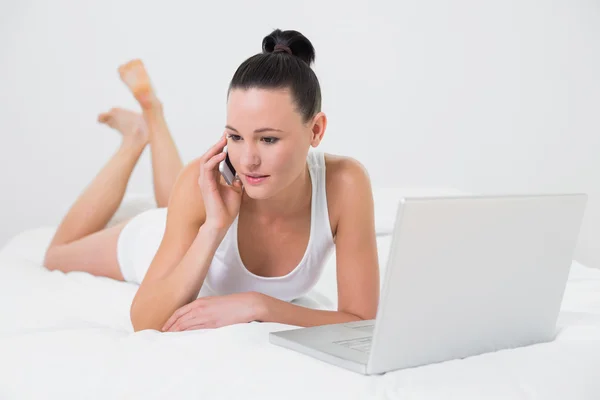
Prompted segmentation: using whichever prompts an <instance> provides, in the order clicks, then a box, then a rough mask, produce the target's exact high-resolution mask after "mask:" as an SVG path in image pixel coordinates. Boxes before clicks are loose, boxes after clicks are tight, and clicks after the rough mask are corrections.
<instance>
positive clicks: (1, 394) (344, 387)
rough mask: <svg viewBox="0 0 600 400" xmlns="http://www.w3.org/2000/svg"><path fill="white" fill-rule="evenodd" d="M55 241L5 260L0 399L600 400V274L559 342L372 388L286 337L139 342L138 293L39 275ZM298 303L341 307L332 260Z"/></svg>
mask: <svg viewBox="0 0 600 400" xmlns="http://www.w3.org/2000/svg"><path fill="white" fill-rule="evenodd" d="M53 231H54V229H53V228H52V227H47V228H39V229H33V230H28V231H26V232H23V233H22V234H20V235H18V236H16V237H15V238H13V240H11V241H10V242H9V243H8V244H7V245H6V246H5V247H4V248H3V249H2V250H0V399H65V398H73V399H81V398H86V399H90V398H98V399H121V398H123V399H125V398H127V399H132V398H143V399H154V398H156V399H165V398H169V399H170V398H173V399H175V398H177V399H184V398H186V399H187V398H193V399H200V398H201V399H239V398H268V399H275V398H277V399H307V398H308V399H321V398H332V399H333V398H335V399H338V398H341V399H375V398H377V399H379V398H394V399H467V398H468V399H471V398H473V399H511V400H514V399H560V400H565V399H600V379H598V378H599V377H600V270H593V269H590V268H586V267H584V266H582V265H580V264H578V263H576V262H574V263H573V266H572V269H571V273H570V277H569V282H568V285H567V290H566V293H565V298H564V301H563V305H562V312H561V314H560V318H559V327H560V329H561V330H560V333H559V335H558V337H557V339H556V340H555V341H554V342H552V343H547V344H541V345H535V346H530V347H526V348H519V349H513V350H505V351H500V352H496V353H489V354H484V355H481V356H476V357H471V358H467V359H464V360H455V361H449V362H445V363H440V364H434V365H429V366H425V367H420V368H414V369H408V370H402V371H396V372H391V373H388V374H385V375H382V376H373V377H365V376H361V375H358V374H356V373H353V372H350V371H346V370H344V369H341V368H337V367H335V366H332V365H329V364H326V363H323V362H320V361H318V360H315V359H312V358H310V357H307V356H304V355H301V354H297V353H295V352H292V351H289V350H286V349H283V348H279V347H276V346H274V345H271V344H269V342H268V332H269V331H274V330H281V329H288V328H291V326H287V325H281V324H271V323H264V324H261V323H251V324H240V325H234V326H229V327H225V328H221V329H217V330H206V331H191V332H182V333H159V332H156V331H142V332H138V333H133V330H132V327H131V323H130V322H129V305H130V303H131V300H132V298H133V296H134V293H135V290H136V286H135V285H133V284H129V283H124V282H117V281H113V280H110V279H108V278H98V277H93V276H91V275H89V274H86V273H82V272H75V273H70V274H63V273H61V272H58V271H54V272H50V271H47V270H46V269H44V268H43V267H41V262H40V261H41V259H42V256H43V252H44V249H45V246H46V244H47V243H48V241H49V240H50V238H51V236H52V233H53ZM389 241H390V239H389V237H379V238H378V246H379V253H380V264H381V266H382V267H383V266H384V265H385V260H386V259H387V255H388V254H387V250H388V248H389ZM382 276H383V274H382ZM303 303H304V304H305V305H310V306H313V307H319V308H333V307H335V305H336V299H335V255H334V256H333V257H332V258H331V259H330V260H329V263H328V266H327V268H326V271H325V273H324V275H323V277H322V279H321V281H320V282H319V284H318V286H317V287H316V288H315V290H314V291H313V292H312V293H311V294H310V296H308V297H307V298H306V299H304V300H303Z"/></svg>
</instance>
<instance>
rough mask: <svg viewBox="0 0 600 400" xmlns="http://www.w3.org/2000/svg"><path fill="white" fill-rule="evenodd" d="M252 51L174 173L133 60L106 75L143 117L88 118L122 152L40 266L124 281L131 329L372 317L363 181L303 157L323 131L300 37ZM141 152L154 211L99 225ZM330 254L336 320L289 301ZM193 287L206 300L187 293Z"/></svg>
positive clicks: (333, 162)
mask: <svg viewBox="0 0 600 400" xmlns="http://www.w3.org/2000/svg"><path fill="white" fill-rule="evenodd" d="M262 47H263V52H262V53H259V54H256V55H254V56H252V57H250V58H249V59H247V60H246V61H244V62H243V63H242V64H241V65H240V66H239V68H238V69H237V71H236V72H235V74H234V76H233V79H232V80H231V83H230V85H229V91H228V101H227V124H226V126H225V132H224V133H223V135H222V136H221V138H220V139H219V140H218V141H217V142H216V143H215V144H214V146H212V147H211V148H210V149H209V150H208V151H207V152H206V153H205V154H204V155H202V156H201V157H199V158H197V159H195V160H193V161H192V162H190V163H189V164H187V165H186V166H183V164H182V162H181V159H180V158H179V155H178V151H177V149H176V148H175V144H174V142H173V140H172V138H171V135H170V133H169V130H168V128H167V125H166V122H165V118H164V115H163V110H162V104H161V102H160V101H159V100H158V99H157V97H156V95H155V93H154V91H153V89H152V86H151V84H150V80H149V78H148V75H147V73H146V70H145V69H144V66H143V64H142V63H141V61H139V60H134V61H132V62H129V63H128V64H125V65H123V66H122V67H120V68H119V72H120V75H121V79H122V80H123V81H124V82H125V84H126V85H127V86H128V87H129V89H130V90H131V91H132V92H133V95H134V96H135V98H136V99H137V101H138V102H139V104H140V106H141V108H142V110H143V115H139V114H136V113H133V112H131V111H126V110H122V109H112V110H111V111H110V112H108V113H105V114H101V115H100V116H99V120H100V122H104V123H107V124H108V125H109V126H111V127H113V128H115V129H117V130H119V131H120V132H121V134H122V135H123V141H122V145H121V147H120V148H119V150H118V151H117V152H116V153H115V154H114V155H113V156H112V158H111V159H110V160H109V161H108V163H107V164H106V166H104V167H103V169H102V170H101V171H100V172H99V174H98V175H97V176H96V177H95V178H94V180H93V181H92V183H91V184H90V185H89V186H88V187H87V188H86V189H85V191H84V192H83V193H82V194H81V195H80V197H79V198H78V199H77V201H76V202H75V204H74V205H73V206H72V207H71V209H70V210H69V212H68V213H67V215H66V216H65V217H64V219H63V220H62V222H61V224H60V225H59V227H58V229H57V231H56V234H55V236H54V238H53V239H52V242H51V244H50V246H49V248H48V250H47V252H46V257H45V260H44V263H45V266H46V267H47V268H48V269H50V270H55V269H56V270H61V271H63V272H69V271H86V272H89V273H91V274H94V275H97V276H106V277H110V278H113V279H118V280H125V281H129V282H135V283H138V284H139V285H140V286H139V289H138V291H137V293H136V295H135V298H134V300H133V303H132V305H131V321H132V323H133V327H134V329H135V330H136V331H139V330H142V329H156V330H162V331H183V330H191V329H205V328H216V327H221V326H225V325H230V324H236V323H243V322H250V321H266V322H278V323H283V324H291V325H298V326H314V325H323V324H332V323H340V322H347V321H354V320H360V319H372V318H375V314H376V310H377V304H378V299H379V267H378V260H377V248H376V241H375V227H374V215H373V198H372V194H371V185H370V181H369V177H368V175H367V173H366V171H365V169H364V168H363V167H362V165H361V164H360V163H359V162H357V161H355V160H353V159H351V158H348V157H341V156H334V155H330V154H323V153H321V152H317V151H310V152H309V149H310V148H311V147H317V146H318V145H319V143H320V142H321V140H322V139H323V135H324V133H325V128H326V126H327V118H326V116H325V114H324V113H323V112H321V90H320V87H319V82H318V80H317V77H316V75H315V73H314V72H313V70H312V69H311V68H310V64H311V63H312V62H313V61H314V57H315V53H314V48H313V46H312V44H311V43H310V41H309V40H308V39H307V38H306V37H304V36H303V35H302V34H300V33H299V32H296V31H280V30H275V31H274V32H272V33H271V34H270V35H268V36H267V37H265V38H264V39H263V42H262ZM217 136H218V135H215V137H217ZM148 143H149V144H150V148H151V152H152V166H153V179H154V193H155V198H156V201H157V205H158V208H157V209H152V210H149V211H146V212H144V213H142V214H139V215H137V216H135V217H134V218H132V219H130V220H128V221H124V222H122V223H120V224H118V225H115V226H112V227H106V226H107V223H108V221H109V220H110V219H111V218H112V216H113V214H114V213H115V211H116V210H117V208H118V207H119V205H120V203H121V201H122V199H123V196H124V193H125V189H126V187H127V183H128V180H129V177H130V175H131V172H132V170H133V168H134V166H135V165H136V162H137V160H138V158H139V156H140V155H141V153H142V152H143V150H144V148H145V147H146V145H147V144H148ZM225 145H227V149H228V151H229V157H230V160H231V163H232V164H233V167H234V168H235V169H236V171H237V173H238V176H239V179H237V180H236V181H235V183H234V184H233V185H232V186H229V185H227V184H226V183H225V182H224V180H223V179H222V177H221V175H220V173H219V163H220V162H221V161H222V160H224V158H225V153H224V152H223V148H224V146H225ZM333 246H335V247H336V258H337V267H336V268H337V285H338V311H323V310H314V309H310V308H306V307H302V306H299V305H296V304H293V303H291V302H290V301H291V300H293V299H296V298H299V297H301V296H303V295H304V294H306V293H307V292H308V291H309V290H310V289H311V288H312V287H313V286H314V285H315V284H316V283H317V281H318V279H319V276H320V274H321V271H322V268H323V267H324V265H325V261H326V259H327V257H328V256H329V254H330V252H331V250H332V249H333ZM203 285H204V286H206V287H205V288H204V289H208V290H209V293H210V294H211V295H208V296H202V297H198V295H199V292H200V289H201V288H202V287H203Z"/></svg>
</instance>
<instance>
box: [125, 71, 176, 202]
mask: <svg viewBox="0 0 600 400" xmlns="http://www.w3.org/2000/svg"><path fill="white" fill-rule="evenodd" d="M119 74H120V76H121V79H122V80H123V82H124V83H125V84H126V85H127V87H128V88H129V89H130V90H131V92H132V93H133V95H134V97H135V98H136V99H137V101H138V102H139V103H140V106H141V107H142V112H143V116H144V120H145V121H146V125H147V127H148V132H149V137H150V150H151V153H152V171H153V175H152V176H153V182H154V197H155V198H156V203H157V205H158V207H166V206H167V204H168V203H169V196H170V195H171V189H172V188H173V185H174V184H175V180H176V179H177V176H178V175H179V172H181V170H182V169H183V162H182V161H181V157H180V156H179V152H178V151H177V147H176V145H175V142H174V141H173V138H172V136H171V134H170V132H169V128H168V127H167V122H166V120H165V116H164V113H163V107H162V103H161V102H160V101H159V99H158V97H156V94H155V92H154V89H153V88H152V85H151V83H150V78H149V76H148V73H147V72H146V69H145V67H144V65H143V63H142V62H141V61H140V60H133V61H130V62H128V63H127V64H124V65H122V66H121V67H119Z"/></svg>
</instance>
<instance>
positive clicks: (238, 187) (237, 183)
mask: <svg viewBox="0 0 600 400" xmlns="http://www.w3.org/2000/svg"><path fill="white" fill-rule="evenodd" d="M232 186H233V187H234V188H235V189H236V192H238V193H241V192H242V191H243V190H244V184H243V183H242V180H241V179H240V178H238V177H236V178H235V180H234V181H233V185H232Z"/></svg>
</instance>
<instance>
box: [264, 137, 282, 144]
mask: <svg viewBox="0 0 600 400" xmlns="http://www.w3.org/2000/svg"><path fill="white" fill-rule="evenodd" d="M263 140H264V141H265V143H267V144H273V143H277V142H278V141H279V139H278V138H274V137H265V138H263Z"/></svg>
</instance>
